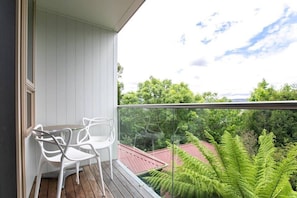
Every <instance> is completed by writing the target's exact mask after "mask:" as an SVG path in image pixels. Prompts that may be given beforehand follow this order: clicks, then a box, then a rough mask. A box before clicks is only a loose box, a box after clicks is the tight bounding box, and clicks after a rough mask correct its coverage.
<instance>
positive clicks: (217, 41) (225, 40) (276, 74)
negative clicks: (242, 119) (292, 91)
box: [118, 0, 297, 98]
mask: <svg viewBox="0 0 297 198" xmlns="http://www.w3.org/2000/svg"><path fill="white" fill-rule="evenodd" d="M118 44H119V47H118V62H119V63H120V64H121V65H122V66H123V67H124V72H123V75H122V80H121V81H122V82H123V83H124V86H125V90H124V92H127V91H135V90H137V84H138V83H140V82H144V81H145V80H148V79H149V77H150V76H153V77H155V78H158V79H160V80H164V79H170V80H172V82H173V83H179V82H184V83H186V84H188V85H189V88H190V89H191V90H192V91H193V92H194V93H203V92H205V91H211V92H215V93H218V94H219V95H220V96H227V97H228V98H232V95H236V96H233V97H240V96H239V95H241V94H249V93H250V92H252V91H253V89H254V88H256V86H257V83H259V82H260V81H262V79H263V78H265V79H266V81H267V82H268V83H270V84H271V85H274V86H275V87H278V86H280V85H284V84H285V83H288V84H292V83H297V73H296V72H295V71H296V69H295V68H294V66H297V65H296V63H297V60H296V58H295V57H296V56H297V1H296V0H275V1H271V0H245V1H244V0H207V1H202V0H146V1H145V2H144V4H143V5H142V7H140V9H139V10H138V12H137V13H136V14H135V15H134V16H133V17H132V19H131V20H130V21H129V22H128V23H127V24H126V26H125V27H124V28H123V29H122V30H121V32H120V33H119V36H118Z"/></svg>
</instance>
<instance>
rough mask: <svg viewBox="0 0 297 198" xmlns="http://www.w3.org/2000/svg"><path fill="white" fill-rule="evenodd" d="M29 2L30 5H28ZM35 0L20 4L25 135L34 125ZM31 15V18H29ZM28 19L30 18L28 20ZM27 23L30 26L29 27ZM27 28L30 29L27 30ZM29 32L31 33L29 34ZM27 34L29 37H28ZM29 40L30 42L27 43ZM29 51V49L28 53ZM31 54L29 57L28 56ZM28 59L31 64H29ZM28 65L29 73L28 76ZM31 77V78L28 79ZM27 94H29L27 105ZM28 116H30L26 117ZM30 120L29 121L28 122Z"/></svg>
mask: <svg viewBox="0 0 297 198" xmlns="http://www.w3.org/2000/svg"><path fill="white" fill-rule="evenodd" d="M29 4H31V6H30V5H29ZM35 12H36V2H35V0H25V1H24V3H23V6H22V16H23V17H22V20H23V21H22V32H23V34H22V48H21V49H22V50H21V64H22V65H23V66H22V67H21V106H22V108H21V109H22V110H21V111H22V113H21V114H22V120H21V123H22V133H23V136H25V137H27V136H29V135H30V133H31V130H32V129H33V127H34V125H35V16H36V13H35ZM30 17H31V18H30ZM29 20H31V21H30V22H29ZM29 24H30V25H31V27H29ZM29 28H30V29H31V30H29ZM29 34H31V35H29ZM29 36H30V37H31V39H29ZM29 41H31V43H29ZM29 51H31V52H30V53H29ZM29 55H31V57H29ZM29 60H31V64H30V65H29ZM29 67H31V72H32V73H31V75H30V76H29V72H28V70H29ZM30 77H32V79H30ZM28 94H30V96H31V100H30V105H28ZM28 116H30V118H29V117H28ZM28 122H30V123H28Z"/></svg>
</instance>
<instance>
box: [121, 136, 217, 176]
mask: <svg viewBox="0 0 297 198" xmlns="http://www.w3.org/2000/svg"><path fill="white" fill-rule="evenodd" d="M202 144H203V145H204V146H206V147H207V148H208V149H210V151H213V152H214V151H215V149H214V147H213V145H211V144H209V143H207V142H204V141H203V142H202ZM118 146H119V159H120V161H121V162H122V163H123V164H124V165H125V166H126V167H127V168H128V169H130V170H131V171H132V172H133V173H134V174H135V175H143V174H145V173H147V172H148V171H150V170H152V169H156V170H161V169H170V168H171V167H172V166H171V164H172V152H171V150H169V149H168V148H164V149H159V150H155V151H150V152H144V151H142V150H140V149H138V148H136V147H132V146H128V145H124V144H119V145H118ZM179 147H180V148H182V149H183V150H184V151H186V152H187V153H189V154H191V155H192V156H194V157H196V158H197V159H200V160H201V161H203V162H207V161H206V159H205V158H204V156H203V155H202V153H201V152H200V151H199V150H198V149H197V148H196V146H195V145H193V144H182V145H179ZM175 159H176V160H175V162H176V163H177V164H178V165H180V164H181V161H180V160H179V159H177V158H176V157H175Z"/></svg>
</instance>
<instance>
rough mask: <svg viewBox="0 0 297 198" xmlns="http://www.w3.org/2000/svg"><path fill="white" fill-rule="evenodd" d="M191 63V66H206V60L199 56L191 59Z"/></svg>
mask: <svg viewBox="0 0 297 198" xmlns="http://www.w3.org/2000/svg"><path fill="white" fill-rule="evenodd" d="M191 65H193V66H207V61H206V60H205V59H204V58H199V59H196V60H194V61H192V63H191Z"/></svg>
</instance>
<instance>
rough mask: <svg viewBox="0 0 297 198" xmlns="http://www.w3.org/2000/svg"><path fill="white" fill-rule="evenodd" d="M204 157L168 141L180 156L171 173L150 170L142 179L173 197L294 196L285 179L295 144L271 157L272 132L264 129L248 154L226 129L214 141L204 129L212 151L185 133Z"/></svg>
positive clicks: (294, 167) (293, 166)
mask: <svg viewBox="0 0 297 198" xmlns="http://www.w3.org/2000/svg"><path fill="white" fill-rule="evenodd" d="M186 135H187V138H188V140H189V142H191V143H193V144H194V145H195V146H196V147H197V148H198V149H199V150H200V151H201V153H202V154H203V156H204V157H205V158H206V159H207V161H208V163H205V162H202V161H200V160H198V159H197V158H195V157H193V156H191V155H190V154H188V153H187V152H185V151H183V150H182V149H181V148H179V147H178V146H176V145H173V144H169V147H170V148H171V149H173V150H174V151H175V154H176V155H177V156H178V157H179V158H180V159H181V161H182V165H180V166H177V167H176V169H175V171H174V173H172V172H170V171H157V170H152V171H151V172H150V175H149V176H147V177H145V180H146V181H147V182H148V183H149V184H151V185H152V186H153V187H154V188H155V189H159V190H161V191H162V192H169V193H170V194H171V195H173V196H174V197H180V198H184V197H186V198H191V197H227V198H230V197H231V198H237V197H238V198H242V197H246V198H256V197H259V198H270V197H271V198H272V197H280V198H281V197H284V198H285V197H286V198H287V197H297V193H296V192H295V191H294V190H293V189H292V187H291V184H290V182H289V179H290V177H291V176H292V174H293V173H295V172H296V171H297V161H296V156H297V146H296V145H293V146H292V147H291V148H290V149H289V151H288V153H287V155H286V156H285V157H284V159H283V160H282V161H279V162H277V161H276V160H275V159H274V158H273V155H274V152H275V150H276V147H275V145H274V135H273V133H267V132H266V131H265V130H264V131H263V133H262V135H261V136H260V137H259V139H258V142H259V149H258V152H257V153H256V155H255V156H250V155H249V153H248V152H247V150H246V148H245V147H244V144H243V142H242V141H241V139H240V137H239V136H235V137H232V135H231V134H230V133H228V132H225V133H224V134H223V136H222V141H221V143H220V144H218V143H217V142H216V141H215V140H214V138H213V137H212V136H211V135H210V134H208V133H207V132H206V135H207V137H208V139H209V141H210V143H211V144H213V145H214V147H215V151H216V152H211V151H210V150H208V149H207V148H206V147H205V146H203V144H201V141H200V140H199V139H198V138H197V137H195V136H194V135H193V134H191V133H189V132H187V133H186Z"/></svg>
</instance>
